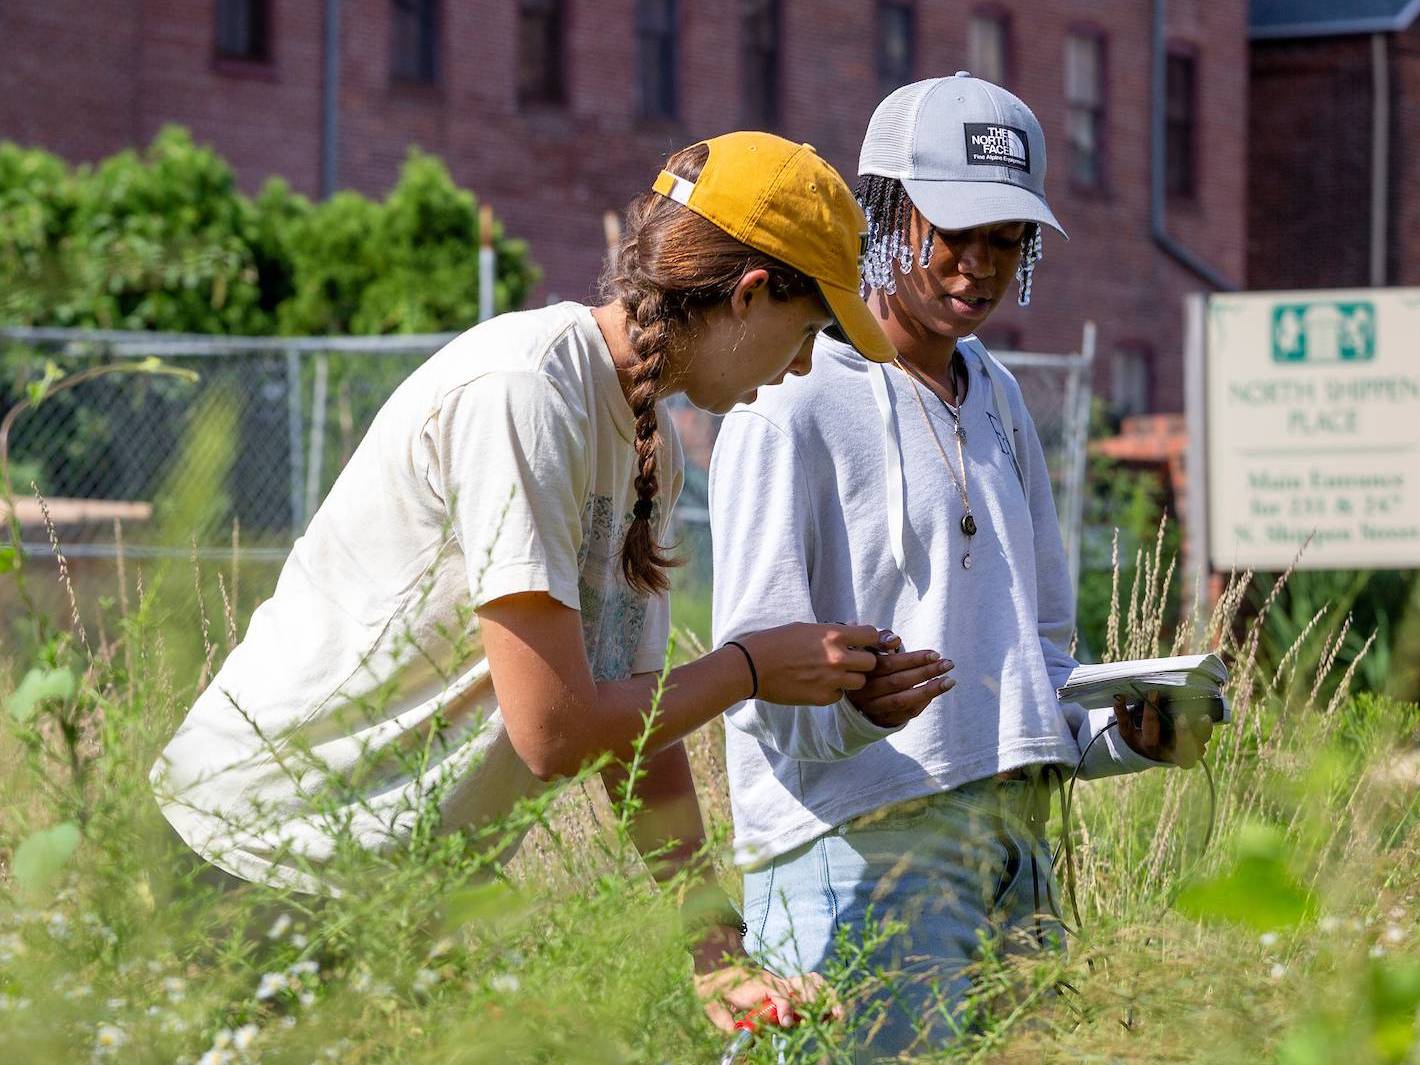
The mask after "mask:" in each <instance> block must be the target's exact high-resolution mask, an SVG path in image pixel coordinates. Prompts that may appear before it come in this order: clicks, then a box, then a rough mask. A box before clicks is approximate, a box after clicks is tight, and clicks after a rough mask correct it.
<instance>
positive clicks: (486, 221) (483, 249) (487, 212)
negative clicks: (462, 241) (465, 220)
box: [478, 203, 497, 322]
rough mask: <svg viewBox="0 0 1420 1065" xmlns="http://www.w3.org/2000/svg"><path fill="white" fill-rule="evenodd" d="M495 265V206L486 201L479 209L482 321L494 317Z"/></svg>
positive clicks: (479, 272)
mask: <svg viewBox="0 0 1420 1065" xmlns="http://www.w3.org/2000/svg"><path fill="white" fill-rule="evenodd" d="M495 265H496V256H495V253H494V250H493V208H492V207H490V206H488V204H486V203H485V204H483V205H482V206H481V207H479V209H478V320H479V321H480V322H486V321H488V319H490V318H492V317H493V312H494V299H493V296H494V291H493V287H494V285H495V284H496V283H497V282H496V279H495V271H494V266H495Z"/></svg>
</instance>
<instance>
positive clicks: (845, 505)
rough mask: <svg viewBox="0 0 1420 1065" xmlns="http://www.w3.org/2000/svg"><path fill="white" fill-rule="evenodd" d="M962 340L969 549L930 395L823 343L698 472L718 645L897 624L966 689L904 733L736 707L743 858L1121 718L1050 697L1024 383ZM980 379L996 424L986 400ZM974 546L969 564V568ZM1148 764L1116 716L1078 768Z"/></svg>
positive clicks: (1055, 663) (1051, 659) (730, 428)
mask: <svg viewBox="0 0 1420 1065" xmlns="http://www.w3.org/2000/svg"><path fill="white" fill-rule="evenodd" d="M961 347H962V350H963V353H964V354H965V355H966V361H967V367H968V373H969V380H970V385H969V388H968V390H967V394H966V398H965V401H964V402H963V403H962V405H961V419H962V426H963V427H964V429H965V430H966V439H965V446H964V454H965V459H966V483H967V490H968V492H969V494H970V498H971V503H972V513H973V516H974V517H975V519H976V523H977V527H978V531H977V533H976V535H975V536H973V537H971V538H970V542H969V544H968V538H967V537H966V536H965V535H964V534H963V532H962V529H961V525H960V522H961V517H962V513H963V507H962V500H961V496H960V493H959V491H958V489H957V487H956V484H955V482H954V481H953V479H952V476H951V473H950V472H949V471H948V468H947V466H946V465H945V463H944V462H943V454H942V452H943V451H945V452H946V458H947V459H949V460H950V461H951V463H952V470H954V471H956V473H957V475H958V477H960V466H959V465H958V463H959V461H960V460H959V458H958V454H957V449H956V441H955V439H954V437H953V433H954V429H955V424H954V423H953V421H952V420H951V417H950V416H949V415H948V413H947V411H946V409H945V407H944V406H943V404H942V403H941V401H940V400H938V399H937V397H936V396H935V395H933V394H932V393H930V392H926V391H925V389H924V390H923V393H922V400H923V403H922V405H921V406H919V404H918V401H917V399H916V398H915V397H914V396H913V394H912V389H913V388H914V387H916V386H914V384H913V383H912V382H911V381H910V380H909V379H908V378H907V376H906V375H905V374H904V373H903V372H902V371H901V370H899V369H897V368H896V367H893V366H880V365H877V364H874V363H870V362H868V361H867V360H866V359H864V358H862V357H861V356H860V355H858V354H857V353H856V352H855V351H854V350H853V349H852V348H851V347H849V346H848V345H846V344H843V343H840V342H838V341H836V340H833V339H831V338H829V337H827V336H820V338H819V340H818V343H817V344H816V346H815V349H814V369H813V372H812V373H810V374H809V375H807V376H806V377H802V378H791V379H790V380H789V381H787V382H785V384H783V385H782V386H780V387H777V388H772V389H767V390H765V391H764V392H763V393H762V396H761V398H760V399H759V401H758V402H757V403H755V404H754V405H753V406H750V407H745V406H741V407H736V408H735V409H734V410H733V411H732V412H731V413H730V414H729V415H728V416H727V417H726V418H725V422H724V425H723V427H722V429H721V432H720V436H719V439H718V441H717V442H716V445H715V454H714V458H713V459H712V461H711V468H710V517H711V527H712V532H713V538H714V552H715V602H714V631H715V642H716V643H717V644H719V643H723V642H724V641H725V640H729V639H734V638H735V637H736V636H739V635H742V634H744V633H746V632H752V631H754V630H756V629H762V628H768V627H772V626H775V625H781V624H785V623H787V622H791V621H819V622H850V623H863V624H872V625H877V626H879V627H882V628H889V629H892V630H893V631H894V632H896V633H897V634H898V635H900V636H901V637H902V639H903V645H904V648H905V649H907V650H917V649H922V648H932V649H935V650H938V651H940V652H941V653H942V654H943V655H944V656H945V657H947V658H950V659H952V660H953V661H954V662H955V663H956V668H955V670H954V671H953V673H952V676H953V677H955V679H956V681H957V685H956V687H955V688H954V689H953V690H952V691H950V692H948V693H946V694H945V695H943V696H940V697H939V698H938V699H937V700H935V701H934V702H933V703H932V704H931V705H930V706H928V707H927V709H926V710H925V711H924V712H923V713H922V714H921V715H920V716H919V717H917V718H916V719H914V720H913V721H911V722H910V723H908V724H907V725H906V726H905V727H903V728H901V729H896V730H894V729H883V728H878V727H877V726H875V725H873V724H872V723H871V722H869V721H868V720H867V719H866V718H864V717H863V716H862V715H861V714H860V713H859V712H858V711H857V709H856V708H854V707H853V705H852V704H851V703H850V702H848V700H847V699H844V700H842V701H840V702H839V703H837V704H835V705H833V706H829V707H784V706H777V705H773V704H769V703H765V702H763V701H757V700H756V701H750V702H746V703H742V704H740V705H739V706H737V707H736V708H734V709H733V710H731V711H730V712H729V713H728V714H727V720H728V722H729V724H730V726H731V727H730V728H728V729H727V730H726V746H727V760H728V767H729V776H730V797H731V802H732V805H733V808H734V819H735V858H736V861H737V862H739V863H740V864H742V865H753V864H756V863H759V862H762V861H765V860H767V859H769V858H771V857H774V856H776V855H779V854H783V853H785V852H787V851H790V850H793V849H794V848H795V847H798V846H800V845H801V844H803V843H806V842H808V841H809V840H811V839H813V838H815V837H816V836H819V835H821V834H822V833H824V832H826V831H828V830H829V829H831V828H833V827H835V826H836V825H839V824H841V823H843V822H844V821H847V820H849V819H851V818H853V817H856V816H859V815H860V814H864V813H867V812H869V811H871V810H874V809H877V808H879V807H882V806H885V805H888V804H890V803H895V802H901V801H903V800H906V799H911V798H915V797H918V796H921V795H926V794H931V793H934V792H940V791H945V790H948V789H951V788H954V787H957V786H959V785H962V784H965V783H968V782H969V781H973V780H979V779H981V778H983V777H987V776H990V775H992V774H995V773H998V772H1001V771H1003V770H1008V769H1013V768H1016V767H1019V766H1026V765H1033V764H1044V763H1052V762H1054V763H1062V764H1065V765H1067V766H1070V767H1073V766H1074V764H1075V762H1076V761H1077V760H1078V759H1079V757H1080V752H1081V751H1082V750H1083V749H1084V748H1085V746H1086V745H1087V744H1088V743H1089V742H1090V740H1091V739H1092V738H1093V737H1094V736H1095V735H1096V734H1097V733H1099V732H1100V731H1101V730H1102V729H1103V728H1104V727H1105V725H1106V724H1107V723H1108V722H1109V720H1111V719H1112V717H1113V713H1112V711H1110V710H1099V711H1094V712H1092V713H1090V714H1088V715H1087V714H1086V712H1085V711H1084V710H1083V709H1082V708H1080V707H1078V706H1075V705H1064V706H1062V705H1061V703H1060V701H1059V699H1058V698H1057V697H1056V694H1055V692H1056V688H1057V687H1058V686H1059V685H1061V684H1062V683H1063V682H1064V681H1065V678H1066V677H1068V676H1069V674H1070V671H1071V670H1072V669H1073V668H1074V667H1075V665H1076V663H1075V660H1074V659H1073V658H1072V657H1071V656H1070V654H1069V653H1068V651H1067V650H1066V648H1067V647H1068V645H1069V643H1070V637H1071V633H1072V632H1073V630H1074V625H1075V604H1074V593H1073V589H1072V588H1071V586H1070V578H1069V572H1068V568H1067V566H1066V564H1065V554H1064V550H1063V548H1062V546H1061V541H1060V529H1059V526H1058V524H1057V522H1056V516H1055V503H1054V500H1053V498H1052V496H1051V490H1050V478H1049V475H1048V472H1047V470H1046V467H1045V456H1044V453H1043V452H1042V450H1041V446H1040V441H1039V439H1038V437H1037V436H1036V432H1035V425H1034V423H1033V422H1032V421H1031V418H1030V415H1029V413H1028V412H1027V411H1026V408H1025V403H1024V401H1023V400H1022V398H1021V392H1020V387H1019V386H1018V385H1017V384H1016V381H1015V379H1014V378H1013V377H1011V376H1010V374H1009V373H1008V372H1007V371H1006V370H1005V369H1004V368H1003V367H1002V366H1001V364H1000V363H999V362H996V361H995V360H994V359H991V358H990V356H989V355H988V354H987V353H986V351H985V349H984V348H983V347H981V346H980V344H979V342H977V341H976V340H975V338H967V339H966V340H964V341H962V342H961ZM988 365H989V367H990V368H989V370H988ZM993 377H994V378H995V384H996V385H997V386H999V388H1000V391H1001V394H1002V395H1004V396H1005V397H1006V402H1007V403H1008V404H1009V408H1010V414H1011V416H1010V418H1009V419H1005V420H1003V419H1002V418H1001V417H1000V416H999V412H998V411H997V408H996V398H995V393H994V390H993ZM924 406H925V414H924V411H923V407H924ZM929 421H930V422H931V424H932V426H933V427H934V428H935V432H936V437H937V439H936V440H934V439H933V436H932V433H931V431H930V430H929V427H928V422H929ZM1011 425H1013V427H1014V430H1015V434H1014V435H1015V447H1014V449H1012V448H1011V447H1009V446H1008V444H1007V434H1008V432H1009V431H1010V430H1008V429H1007V426H1011ZM939 443H940V448H939V446H938V445H939ZM1017 462H1018V463H1019V476H1018V474H1017V470H1016V469H1015V468H1014V466H1015V464H1016V463H1017ZM968 547H969V549H970V552H971V556H972V566H971V568H970V569H966V568H963V566H962V561H961V560H962V556H963V555H964V554H965V553H966V551H967V549H968ZM1156 764H1158V763H1155V762H1153V761H1151V760H1149V759H1147V758H1144V757H1142V756H1141V755H1139V754H1137V753H1136V752H1134V751H1133V750H1132V749H1131V748H1130V747H1129V746H1128V745H1127V744H1126V743H1124V741H1123V740H1122V739H1121V738H1120V737H1119V735H1118V733H1117V732H1115V731H1113V730H1111V731H1110V732H1108V733H1107V734H1106V735H1105V737H1104V738H1103V739H1101V740H1100V742H1099V743H1097V744H1095V745H1094V748H1093V749H1092V750H1091V752H1090V757H1089V759H1088V761H1087V762H1086V764H1085V766H1084V768H1083V770H1082V773H1081V775H1082V776H1087V777H1090V776H1096V777H1097V776H1107V775H1109V774H1111V773H1120V772H1129V771H1134V770H1139V769H1144V768H1147V767H1149V766H1153V765H1156Z"/></svg>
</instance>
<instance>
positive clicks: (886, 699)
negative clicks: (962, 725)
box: [847, 630, 956, 728]
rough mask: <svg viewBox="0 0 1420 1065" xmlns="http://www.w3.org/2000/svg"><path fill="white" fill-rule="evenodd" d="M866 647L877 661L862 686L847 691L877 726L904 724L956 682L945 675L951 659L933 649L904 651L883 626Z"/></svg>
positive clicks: (896, 638)
mask: <svg viewBox="0 0 1420 1065" xmlns="http://www.w3.org/2000/svg"><path fill="white" fill-rule="evenodd" d="M868 650H870V651H872V652H873V653H874V654H875V655H876V656H877V664H876V665H875V666H874V667H873V669H872V671H871V672H870V673H868V675H867V677H866V683H864V685H863V687H861V688H859V689H857V690H856V691H853V692H850V693H847V694H848V699H849V701H851V702H852V703H853V705H854V706H856V707H857V708H858V712H859V713H861V714H862V715H863V716H864V717H866V718H867V719H868V720H869V721H871V722H872V723H873V724H874V725H877V726H878V727H879V728H898V727H899V726H902V725H905V724H907V723H908V722H909V721H911V720H912V719H913V718H915V717H916V716H917V715H918V714H920V713H922V711H923V710H925V709H927V707H928V705H929V704H930V703H931V702H932V700H933V699H935V698H937V697H938V696H939V695H943V694H945V693H946V692H949V691H951V690H952V688H953V687H955V686H956V681H954V680H952V679H951V678H950V677H948V676H947V673H948V672H950V671H951V670H952V669H953V668H954V667H955V665H956V664H955V663H954V662H951V661H950V660H948V659H944V658H943V657H942V656H941V655H940V654H938V653H937V652H936V651H931V650H926V651H903V650H902V637H900V636H898V635H897V634H896V633H893V632H889V631H887V630H883V631H882V632H881V633H879V634H878V642H877V643H876V644H874V645H872V646H871V647H869V648H868Z"/></svg>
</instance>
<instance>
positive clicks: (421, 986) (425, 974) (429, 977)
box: [411, 969, 441, 991]
mask: <svg viewBox="0 0 1420 1065" xmlns="http://www.w3.org/2000/svg"><path fill="white" fill-rule="evenodd" d="M440 979H441V977H440V976H439V974H438V973H436V972H435V971H434V970H433V969H420V970H419V971H418V972H417V973H415V974H414V981H413V983H412V985H411V986H412V987H413V988H414V990H415V991H428V990H429V989H430V988H431V987H433V986H434V985H435V984H437V983H438V982H439V980H440Z"/></svg>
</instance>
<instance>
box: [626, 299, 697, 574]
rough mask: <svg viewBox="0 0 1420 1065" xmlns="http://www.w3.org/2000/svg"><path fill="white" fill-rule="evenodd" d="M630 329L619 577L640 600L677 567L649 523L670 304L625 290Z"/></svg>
mask: <svg viewBox="0 0 1420 1065" xmlns="http://www.w3.org/2000/svg"><path fill="white" fill-rule="evenodd" d="M621 302H622V304H623V306H625V307H626V318H627V324H628V326H629V327H630V338H629V339H630V340H631V347H632V350H633V351H634V352H635V353H636V362H635V364H634V365H633V367H632V368H631V394H630V396H629V397H628V399H629V400H630V403H631V414H632V416H633V417H634V418H635V419H636V438H635V439H636V460H637V473H636V505H635V507H634V508H633V510H632V517H631V524H630V525H629V526H628V527H627V529H626V541H625V543H624V544H623V545H622V549H621V572H622V573H623V574H624V575H625V576H626V581H627V583H628V584H630V585H631V587H632V588H634V589H635V590H636V591H638V592H640V593H642V594H643V595H650V594H652V593H656V592H663V591H665V590H666V588H667V586H668V585H667V581H666V574H665V570H666V569H667V568H668V567H670V566H673V565H679V561H678V560H676V559H673V558H671V557H670V556H669V555H667V554H666V553H665V552H664V551H663V550H662V549H661V546H660V544H659V543H657V542H656V537H655V535H654V532H653V529H652V525H651V519H652V517H653V516H654V512H655V511H654V507H655V499H656V493H657V492H659V491H660V482H659V481H658V480H657V478H656V457H657V456H658V455H659V453H660V449H661V433H660V426H659V425H658V424H657V421H656V397H657V395H658V394H659V391H660V385H661V376H662V374H664V373H665V369H666V359H667V356H668V355H669V353H670V347H671V340H672V335H673V333H674V330H675V327H676V326H677V325H680V324H683V322H682V321H678V320H677V319H678V318H679V317H680V316H678V315H677V314H676V313H675V309H674V308H673V306H672V301H671V300H670V299H668V298H667V296H666V294H665V293H664V292H660V291H658V290H657V289H655V288H652V287H649V286H642V287H638V288H636V289H632V290H629V291H628V292H627V293H626V295H624V296H623V297H622V301H621Z"/></svg>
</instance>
